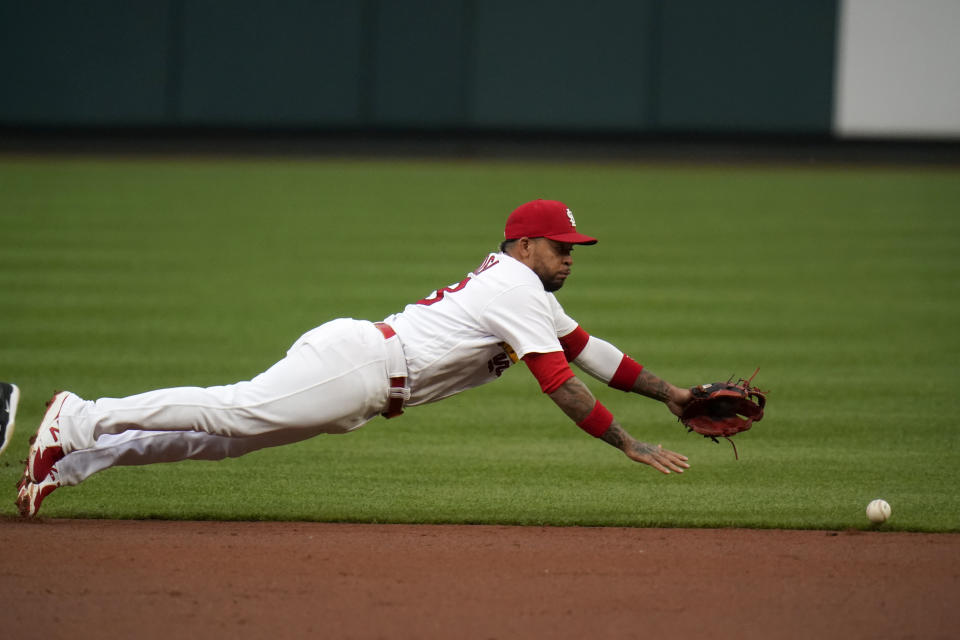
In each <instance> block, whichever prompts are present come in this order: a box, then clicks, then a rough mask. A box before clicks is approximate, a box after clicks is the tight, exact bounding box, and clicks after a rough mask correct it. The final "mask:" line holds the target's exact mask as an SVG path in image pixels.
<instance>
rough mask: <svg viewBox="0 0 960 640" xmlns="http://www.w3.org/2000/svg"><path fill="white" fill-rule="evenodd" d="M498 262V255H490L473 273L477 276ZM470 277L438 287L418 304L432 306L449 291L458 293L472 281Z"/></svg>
mask: <svg viewBox="0 0 960 640" xmlns="http://www.w3.org/2000/svg"><path fill="white" fill-rule="evenodd" d="M498 262H500V261H499V260H497V257H496V256H489V257H488V258H487V259H486V260H485V261H484V262H483V264H482V265H480V266H479V267H478V268H477V270H476V271H474V272H473V275H475V276H476V275H480V274H481V273H483V272H484V271H486V270H487V269H489V268H490V267H492V266H493V265H495V264H497V263H498ZM470 277H471V276H467V277H466V278H464V279H463V280H461V281H460V282H458V283H457V284H452V285H450V286H449V287H444V288H442V289H437V290H436V291H434V292H433V293H431V294H430V295H429V296H427V297H426V298H424V299H423V300H417V304H423V305H427V306H430V305H431V304H437V303H438V302H440V301H441V300H443V296H445V295H447V294H448V293H456V292H457V291H460V290H461V289H463V288H464V287H465V286H467V283H468V282H470Z"/></svg>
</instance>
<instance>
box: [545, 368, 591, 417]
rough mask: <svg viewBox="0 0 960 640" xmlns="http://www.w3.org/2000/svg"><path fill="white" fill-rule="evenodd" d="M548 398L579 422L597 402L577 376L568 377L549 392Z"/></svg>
mask: <svg viewBox="0 0 960 640" xmlns="http://www.w3.org/2000/svg"><path fill="white" fill-rule="evenodd" d="M550 398H551V399H552V400H553V401H554V402H556V403H557V406H559V407H560V408H561V409H563V412H564V413H565V414H567V415H568V416H569V417H570V419H571V420H573V421H574V422H580V421H581V420H583V419H584V418H586V417H587V416H588V415H590V412H591V411H593V405H594V404H596V402H597V400H596V398H594V397H593V394H592V393H590V389H588V388H587V385H585V384H583V382H581V381H580V380H578V379H577V378H570V379H569V380H567V381H566V382H564V383H563V384H562V385H560V388H559V389H557V390H556V391H554V392H553V393H551V394H550Z"/></svg>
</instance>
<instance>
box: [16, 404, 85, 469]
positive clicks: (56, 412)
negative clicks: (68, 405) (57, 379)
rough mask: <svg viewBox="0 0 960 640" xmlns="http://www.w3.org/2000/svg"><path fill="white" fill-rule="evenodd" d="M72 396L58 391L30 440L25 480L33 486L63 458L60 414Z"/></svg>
mask: <svg viewBox="0 0 960 640" xmlns="http://www.w3.org/2000/svg"><path fill="white" fill-rule="evenodd" d="M73 395H74V394H72V393H70V392H69V391H59V392H57V393H56V394H54V396H53V398H51V399H50V401H49V402H48V403H47V412H46V413H45V414H43V420H41V422H40V426H39V427H38V428H37V433H36V435H34V436H33V437H32V438H31V439H30V451H29V452H28V453H27V469H26V477H27V480H29V481H30V482H32V483H34V484H39V483H40V482H42V481H43V480H44V479H45V478H46V477H47V475H48V474H49V473H50V470H51V469H52V468H53V465H55V464H57V462H59V461H60V460H61V459H62V458H63V456H64V451H63V442H62V441H61V439H60V425H59V422H58V420H59V419H60V412H61V411H62V410H63V404H64V403H65V402H66V401H67V399H68V398H70V396H73Z"/></svg>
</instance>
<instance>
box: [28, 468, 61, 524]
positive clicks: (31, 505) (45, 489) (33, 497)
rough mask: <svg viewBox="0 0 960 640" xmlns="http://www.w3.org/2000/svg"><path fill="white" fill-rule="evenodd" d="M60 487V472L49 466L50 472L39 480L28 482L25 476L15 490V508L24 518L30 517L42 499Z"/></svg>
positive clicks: (38, 509) (35, 512) (37, 509)
mask: <svg viewBox="0 0 960 640" xmlns="http://www.w3.org/2000/svg"><path fill="white" fill-rule="evenodd" d="M59 487H60V472H59V471H57V468H56V467H50V473H48V474H47V477H46V478H44V479H43V481H41V482H30V481H29V480H28V479H27V478H26V476H24V478H23V479H22V480H21V481H20V488H19V490H18V491H17V510H18V511H20V515H21V516H23V517H24V518H32V517H34V516H35V515H37V512H38V511H40V505H41V504H42V503H43V499H44V498H46V497H47V496H48V495H50V494H51V493H53V492H54V490H55V489H58V488H59Z"/></svg>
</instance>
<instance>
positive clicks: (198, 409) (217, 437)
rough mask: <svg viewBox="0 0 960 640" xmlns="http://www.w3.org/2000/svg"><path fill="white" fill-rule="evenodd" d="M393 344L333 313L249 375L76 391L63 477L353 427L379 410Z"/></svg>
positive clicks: (211, 455) (215, 456)
mask: <svg viewBox="0 0 960 640" xmlns="http://www.w3.org/2000/svg"><path fill="white" fill-rule="evenodd" d="M388 346H389V349H388ZM397 348H399V342H398V341H397V340H396V339H393V340H391V341H390V342H388V341H387V340H385V339H384V336H383V334H382V333H381V332H380V331H379V330H378V329H377V328H376V327H375V326H374V325H373V324H372V323H370V322H366V321H362V320H351V319H339V320H333V321H331V322H328V323H326V324H324V325H321V326H319V327H317V328H315V329H313V330H311V331H308V332H307V333H305V334H304V335H303V336H301V337H300V338H299V339H298V340H297V341H296V342H295V343H294V344H293V346H292V347H290V349H289V350H288V351H287V355H286V357H284V358H283V359H282V360H280V361H279V362H277V363H276V364H275V365H273V366H272V367H270V368H269V369H268V370H267V371H265V372H263V373H261V374H260V375H258V376H256V377H255V378H253V379H252V380H249V381H246V382H238V383H236V384H232V385H227V386H218V387H208V388H199V387H179V388H172V389H160V390H157V391H149V392H146V393H142V394H138V395H134V396H129V397H127V398H101V399H99V400H95V401H90V400H81V399H79V398H76V397H72V398H71V399H70V400H68V401H67V402H66V403H64V405H63V409H62V411H61V413H60V418H59V427H60V437H61V440H62V442H63V445H64V450H65V451H67V452H68V454H67V455H66V456H65V457H64V458H63V459H62V460H61V461H60V462H59V463H58V464H57V469H58V471H59V472H60V475H61V482H62V483H63V484H77V483H78V482H80V481H82V480H83V479H85V478H86V477H89V476H90V475H91V474H93V473H95V472H97V471H100V470H102V469H105V468H107V467H109V466H114V465H129V464H150V463H154V462H174V461H178V460H186V459H200V460H220V459H223V458H227V457H237V456H240V455H243V454H245V453H249V452H251V451H256V450H258V449H262V448H265V447H272V446H277V445H282V444H290V443H292V442H297V441H300V440H304V439H306V438H310V437H312V436H315V435H318V434H321V433H346V432H348V431H352V430H353V429H356V428H358V427H360V426H362V425H364V424H365V423H366V422H368V421H369V420H371V419H372V418H374V417H376V416H377V415H379V414H380V413H381V412H383V411H384V410H385V408H386V406H387V403H388V400H389V394H390V387H389V378H390V377H391V374H392V375H396V374H397V372H396V362H397V353H396V351H395V349H397ZM391 351H392V353H391ZM401 360H402V358H401ZM391 367H392V370H391ZM404 373H405V372H404Z"/></svg>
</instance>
